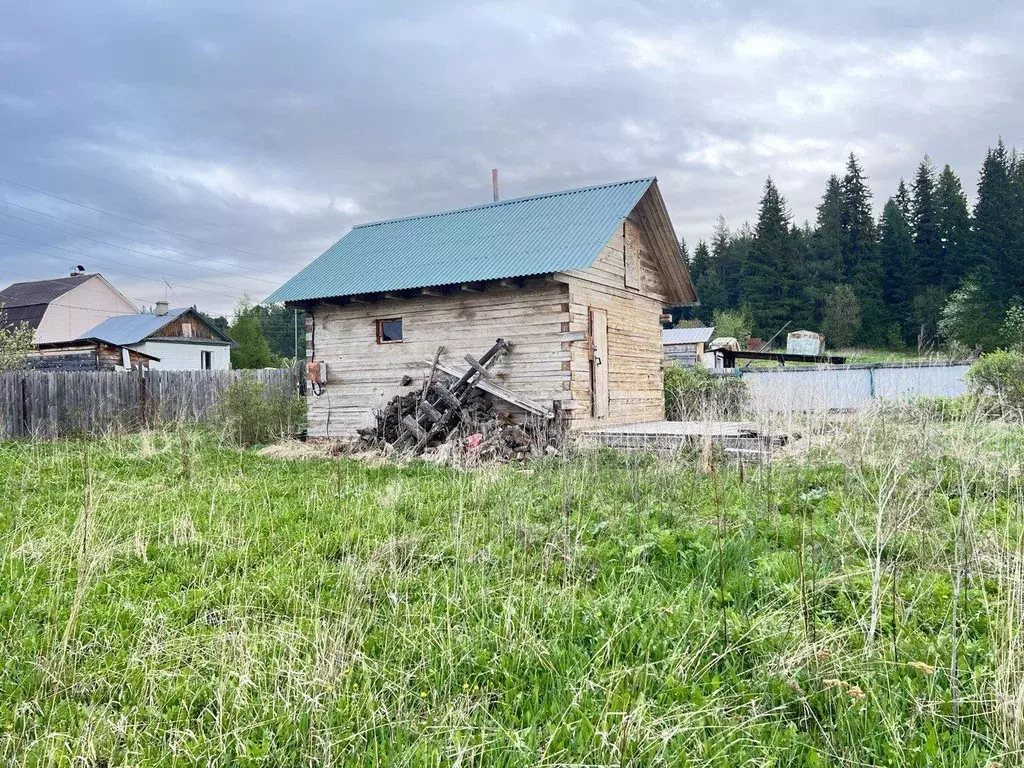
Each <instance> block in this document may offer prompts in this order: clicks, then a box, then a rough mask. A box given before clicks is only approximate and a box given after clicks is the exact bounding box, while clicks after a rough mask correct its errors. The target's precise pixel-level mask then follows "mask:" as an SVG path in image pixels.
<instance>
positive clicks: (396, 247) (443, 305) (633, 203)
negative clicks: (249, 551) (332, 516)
mask: <svg viewBox="0 0 1024 768" xmlns="http://www.w3.org/2000/svg"><path fill="white" fill-rule="evenodd" d="M695 301H696V295H695V293H694V290H693V285H692V284H691V282H690V277H689V275H688V274H687V271H686V267H685V265H684V264H683V261H682V259H681V258H680V255H679V247H678V241H677V238H676V236H675V232H674V231H673V229H672V223H671V221H670V220H669V216H668V213H667V211H666V210H665V203H664V201H663V200H662V196H661V192H660V191H659V189H658V184H657V181H656V180H655V179H653V178H647V179H637V180H634V181H625V182H620V183H616V184H605V185H602V186H596V187H588V188H585V189H576V190H569V191H565V192H556V193H552V194H545V195H537V196H534V197H525V198H520V199H516V200H504V201H501V202H497V203H492V204H488V205H481V206H476V207H473V208H463V209H459V210H455V211H450V212H447V213H439V214H432V215H427V216H413V217H410V218H403V219H395V220H391V221H384V222H379V223H375V224H365V225H361V226H357V227H355V228H354V229H353V230H352V231H351V232H349V233H348V234H347V235H345V237H343V238H342V239H341V240H339V241H338V242H337V243H336V244H335V245H334V246H332V247H331V248H330V249H329V250H327V251H326V252H325V253H324V254H323V255H322V256H320V257H319V258H318V259H316V260H315V261H314V262H313V263H312V264H310V265H309V266H307V267H306V268H305V269H303V270H302V271H301V272H299V273H298V274H297V275H296V276H295V277H293V278H292V279H291V280H289V281H288V282H287V283H285V285H283V286H282V287H281V288H280V289H278V290H277V291H276V292H275V293H274V294H273V295H271V296H270V297H268V299H267V302H284V303H285V304H286V306H291V307H301V308H302V309H305V310H307V311H308V315H307V350H308V351H307V357H308V359H309V361H310V362H321V363H324V364H325V366H322V367H325V368H326V378H325V380H324V381H323V388H322V393H321V395H320V396H312V397H311V399H310V403H309V404H310V411H309V433H310V435H312V436H330V435H345V434H352V433H353V432H354V430H356V429H357V428H359V427H361V426H364V425H366V424H367V423H372V418H373V414H372V411H373V409H376V408H380V407H381V406H382V405H383V404H384V403H385V402H386V401H387V399H389V398H390V397H392V396H393V395H395V394H398V393H406V392H409V391H411V390H414V389H416V388H418V387H420V386H421V379H422V377H423V376H425V375H426V372H427V370H428V369H429V368H430V364H431V359H432V358H433V357H434V355H435V353H436V352H437V351H438V348H439V347H440V346H443V347H444V354H443V355H442V357H441V360H442V362H445V361H447V363H448V364H449V365H451V366H457V367H461V368H462V369H465V367H466V364H465V362H464V361H463V357H464V355H466V354H469V355H472V356H474V357H479V356H480V355H482V354H483V353H484V352H485V351H486V350H487V349H488V348H489V347H491V345H493V344H494V341H495V339H497V338H504V339H506V340H507V341H509V342H512V344H514V350H513V352H512V353H511V354H510V355H508V356H506V357H503V358H502V359H501V360H500V361H499V362H498V363H497V364H496V365H495V367H494V368H493V369H492V371H493V373H494V377H495V381H496V383H500V384H502V385H503V386H505V387H506V388H508V389H511V390H513V391H514V392H516V393H517V394H519V395H523V396H526V397H528V398H531V399H533V400H534V401H539V402H543V403H545V404H546V407H552V405H553V404H554V403H557V404H558V406H559V407H560V408H561V409H563V410H564V412H565V414H566V416H567V417H568V420H569V426H570V427H571V428H586V427H594V426H600V425H604V424H609V425H610V424H617V423H627V422H637V421H653V420H659V419H663V418H664V415H665V404H664V384H663V375H662V362H663V354H662V345H661V316H662V313H663V311H664V308H665V307H667V306H673V305H686V304H692V303H694V302H695ZM414 375H419V378H420V380H415V379H413V381H412V383H411V384H409V382H408V377H409V376H414ZM403 377H406V378H403ZM403 382H405V384H404V385H403ZM318 391H320V390H319V388H318ZM506 409H507V410H508V411H509V412H511V413H515V409H514V408H513V407H512V406H507V407H506ZM520 415H521V414H520Z"/></svg>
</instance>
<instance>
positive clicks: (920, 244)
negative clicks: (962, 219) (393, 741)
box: [911, 155, 946, 293]
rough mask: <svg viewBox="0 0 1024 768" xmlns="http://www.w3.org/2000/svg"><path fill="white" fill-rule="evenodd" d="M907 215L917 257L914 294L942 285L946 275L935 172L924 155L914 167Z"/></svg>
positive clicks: (930, 162)
mask: <svg viewBox="0 0 1024 768" xmlns="http://www.w3.org/2000/svg"><path fill="white" fill-rule="evenodd" d="M911 216H912V219H911V228H912V229H913V232H914V252H915V254H916V256H917V274H916V275H915V276H914V279H915V280H916V282H917V285H916V286H915V293H916V292H917V289H921V288H926V287H928V286H941V285H943V284H944V283H945V274H946V269H945V265H944V264H943V251H942V237H941V236H940V235H939V217H938V211H937V208H936V203H935V170H934V169H933V168H932V161H931V160H930V159H929V158H928V156H927V155H925V157H924V160H922V161H921V164H920V165H919V166H918V167H917V176H916V177H915V179H914V199H913V204H912V206H911Z"/></svg>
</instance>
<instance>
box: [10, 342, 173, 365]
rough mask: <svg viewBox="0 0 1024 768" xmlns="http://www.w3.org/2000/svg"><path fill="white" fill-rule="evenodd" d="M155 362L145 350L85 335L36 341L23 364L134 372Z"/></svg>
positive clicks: (155, 359)
mask: <svg viewBox="0 0 1024 768" xmlns="http://www.w3.org/2000/svg"><path fill="white" fill-rule="evenodd" d="M158 362H160V361H159V360H158V359H157V358H155V357H153V356H152V355H147V354H145V353H144V352H139V351H137V350H134V349H129V348H128V347H123V346H119V345H117V344H111V343H109V342H106V341H103V340H102V339H96V338H86V339H76V340H74V341H51V342H48V343H45V344H36V347H35V350H34V351H33V352H31V353H30V354H29V355H28V357H26V358H25V362H24V364H23V365H22V367H23V368H28V369H29V370H33V371H68V372H71V371H126V370H133V371H134V370H139V369H140V368H141V369H147V368H149V367H150V366H151V365H152V364H153V363H158Z"/></svg>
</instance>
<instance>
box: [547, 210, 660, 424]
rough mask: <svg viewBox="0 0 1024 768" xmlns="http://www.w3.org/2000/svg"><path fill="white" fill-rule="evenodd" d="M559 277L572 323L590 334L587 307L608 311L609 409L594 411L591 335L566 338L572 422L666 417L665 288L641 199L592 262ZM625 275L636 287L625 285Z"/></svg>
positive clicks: (651, 419)
mask: <svg viewBox="0 0 1024 768" xmlns="http://www.w3.org/2000/svg"><path fill="white" fill-rule="evenodd" d="M634 248H635V249H637V250H638V251H639V282H638V283H636V282H635V281H636V277H635V276H634V275H633V274H632V270H633V269H634V266H633V265H635V264H636V263H637V261H636V258H635V253H634V252H633V250H632V249H634ZM627 249H629V250H627ZM627 268H629V269H630V274H629V275H628V277H627ZM556 279H558V280H560V281H563V282H565V283H566V285H567V286H568V288H569V307H570V318H569V329H570V330H571V331H576V332H581V333H584V334H589V331H590V328H589V309H590V307H596V308H600V309H604V310H606V311H607V313H608V368H609V371H608V375H609V408H608V416H607V417H603V418H595V417H594V416H593V404H592V402H591V394H590V393H591V370H590V361H591V348H590V343H589V341H584V342H576V343H573V344H571V345H567V346H568V347H569V350H570V370H571V373H572V379H571V389H570V391H571V392H572V397H573V400H574V401H575V403H576V405H577V406H578V407H577V408H576V409H575V410H572V411H570V412H569V417H570V419H571V422H570V427H571V428H574V429H586V428H591V427H599V426H604V425H613V424H628V423H633V422H643V421H660V420H662V419H664V418H665V386H664V377H663V372H662V360H663V358H664V353H663V350H662V343H661V315H662V312H663V311H664V310H663V307H664V306H665V304H666V300H667V298H666V289H665V284H664V281H663V279H662V276H661V273H660V271H659V269H658V265H657V263H656V261H655V259H654V253H653V250H652V248H651V243H650V239H649V236H648V232H647V227H646V224H645V222H644V220H643V218H642V216H641V215H640V208H639V206H638V208H637V210H636V211H634V215H633V216H631V217H630V218H628V219H626V220H625V221H624V222H623V224H622V226H620V228H619V229H618V231H617V232H616V233H615V234H614V235H613V236H612V238H611V239H610V240H609V241H608V244H607V245H605V247H604V248H602V249H601V253H600V255H599V256H598V258H597V259H596V260H595V262H594V264H593V265H592V266H590V267H588V268H587V269H583V270H574V271H572V272H567V273H560V274H559V275H556ZM627 280H628V282H629V283H630V284H636V285H637V288H636V289H632V288H628V287H627Z"/></svg>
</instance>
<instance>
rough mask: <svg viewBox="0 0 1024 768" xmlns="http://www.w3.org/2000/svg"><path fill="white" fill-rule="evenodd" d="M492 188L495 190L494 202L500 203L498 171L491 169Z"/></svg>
mask: <svg viewBox="0 0 1024 768" xmlns="http://www.w3.org/2000/svg"><path fill="white" fill-rule="evenodd" d="M491 188H492V189H493V190H494V202H498V169H497V168H491Z"/></svg>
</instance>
